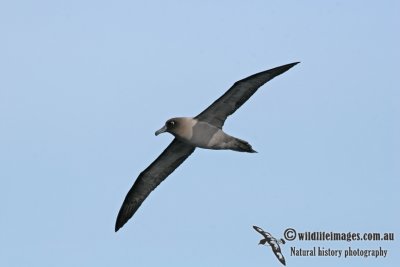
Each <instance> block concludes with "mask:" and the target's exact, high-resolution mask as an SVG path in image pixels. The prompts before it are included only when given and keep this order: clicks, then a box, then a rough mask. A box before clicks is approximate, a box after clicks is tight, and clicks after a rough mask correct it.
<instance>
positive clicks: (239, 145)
mask: <svg viewBox="0 0 400 267" xmlns="http://www.w3.org/2000/svg"><path fill="white" fill-rule="evenodd" d="M230 149H232V150H235V151H239V152H249V153H257V151H255V150H254V149H253V148H252V147H251V145H250V144H249V143H248V142H246V141H244V140H242V139H239V138H234V140H233V142H232V146H231V147H230Z"/></svg>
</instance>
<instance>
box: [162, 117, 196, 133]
mask: <svg viewBox="0 0 400 267" xmlns="http://www.w3.org/2000/svg"><path fill="white" fill-rule="evenodd" d="M192 121H194V120H193V119H192V118H172V119H169V120H167V121H166V122H165V124H164V126H163V127H161V129H159V130H158V131H156V132H155V135H159V134H162V133H165V132H168V133H171V134H173V135H175V136H177V135H178V136H182V137H184V136H185V135H186V133H187V132H188V131H189V130H190V129H191V126H192V123H191V122H192Z"/></svg>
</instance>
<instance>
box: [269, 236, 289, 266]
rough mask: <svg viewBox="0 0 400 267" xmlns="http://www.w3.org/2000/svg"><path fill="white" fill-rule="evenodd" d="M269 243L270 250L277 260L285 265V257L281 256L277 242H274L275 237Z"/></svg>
mask: <svg viewBox="0 0 400 267" xmlns="http://www.w3.org/2000/svg"><path fill="white" fill-rule="evenodd" d="M270 245H271V248H272V251H273V252H274V254H275V256H276V257H277V258H278V260H279V261H280V262H281V263H282V264H283V265H286V261H285V257H283V254H282V251H281V248H280V246H279V244H278V243H277V242H276V239H275V242H271V243H270Z"/></svg>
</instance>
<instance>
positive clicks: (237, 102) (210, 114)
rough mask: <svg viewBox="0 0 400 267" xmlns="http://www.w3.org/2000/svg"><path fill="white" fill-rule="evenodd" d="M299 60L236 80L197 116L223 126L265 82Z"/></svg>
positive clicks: (216, 125)
mask: <svg viewBox="0 0 400 267" xmlns="http://www.w3.org/2000/svg"><path fill="white" fill-rule="evenodd" d="M298 63H299V62H294V63H290V64H286V65H283V66H279V67H276V68H273V69H270V70H266V71H263V72H259V73H256V74H254V75H251V76H249V77H247V78H245V79H242V80H240V81H237V82H235V84H234V85H233V86H232V87H231V88H229V90H228V91H226V92H225V94H223V95H222V96H221V97H220V98H218V99H217V100H215V101H214V103H212V104H211V105H210V106H209V107H208V108H206V109H205V110H204V111H202V112H201V113H200V114H199V115H197V116H196V117H195V118H196V119H198V120H201V121H205V122H208V123H209V124H211V125H214V126H215V127H218V128H220V129H221V128H222V126H223V125H224V123H225V120H226V118H227V117H228V116H229V115H232V114H233V113H234V112H235V111H236V110H237V109H238V108H240V107H241V106H242V105H243V104H244V102H246V101H247V100H248V99H249V98H250V97H251V96H252V95H253V94H254V93H255V92H256V91H257V89H258V88H260V87H261V86H262V85H263V84H265V83H266V82H268V81H269V80H271V79H273V78H274V77H276V76H278V75H280V74H282V73H284V72H285V71H287V70H289V69H290V68H292V67H293V66H294V65H296V64H298Z"/></svg>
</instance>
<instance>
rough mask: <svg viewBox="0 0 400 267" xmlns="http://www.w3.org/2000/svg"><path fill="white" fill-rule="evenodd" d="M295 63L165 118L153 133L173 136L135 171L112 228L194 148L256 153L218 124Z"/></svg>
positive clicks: (122, 223)
mask: <svg viewBox="0 0 400 267" xmlns="http://www.w3.org/2000/svg"><path fill="white" fill-rule="evenodd" d="M297 63H299V62H295V63H291V64H287V65H283V66H280V67H276V68H273V69H270V70H266V71H263V72H260V73H257V74H254V75H251V76H249V77H247V78H245V79H243V80H240V81H237V82H235V84H234V85H233V86H232V87H231V88H230V89H229V90H228V91H227V92H226V93H225V94H223V95H222V96H221V97H220V98H218V99H217V100H216V101H215V102H214V103H212V104H211V106H209V107H208V108H206V109H205V110H204V111H203V112H201V113H200V114H199V115H197V116H196V117H180V118H172V119H169V120H167V122H166V123H165V125H164V126H163V127H162V128H161V129H160V130H158V131H156V133H155V134H156V135H159V134H161V133H164V132H169V133H171V134H172V135H174V136H175V138H174V140H173V141H172V142H171V144H169V146H168V147H167V148H166V149H165V150H164V151H163V152H162V153H161V155H160V156H159V157H158V158H157V159H156V160H155V161H154V162H153V163H151V164H150V166H149V167H147V168H146V169H145V170H144V171H143V172H141V173H140V174H139V176H138V178H137V179H136V181H135V183H134V184H133V186H132V188H131V189H130V190H129V192H128V194H127V195H126V197H125V200H124V202H123V204H122V207H121V209H120V210H119V213H118V217H117V221H116V223H115V231H118V230H119V229H120V228H121V227H122V226H123V225H124V224H125V223H126V222H127V221H128V220H129V219H130V218H131V217H132V216H133V214H135V212H136V211H137V209H138V208H139V207H140V205H141V204H142V203H143V201H144V200H145V199H146V198H147V196H148V195H149V194H150V193H151V191H153V190H154V189H155V188H156V187H157V186H158V185H159V184H160V183H161V182H162V181H164V179H165V178H167V177H168V175H170V174H171V173H172V172H173V171H174V170H175V169H176V168H177V167H178V166H179V165H181V164H182V162H183V161H185V159H186V158H187V157H189V156H190V154H192V153H193V151H194V150H195V148H196V147H201V148H206V149H215V150H218V149H230V150H234V151H240V152H249V153H254V152H256V151H255V150H254V149H253V148H252V147H251V145H250V144H249V143H248V142H246V141H244V140H241V139H239V138H236V137H233V136H231V135H229V134H227V133H225V132H224V131H223V130H222V126H224V122H225V120H226V118H227V117H228V116H229V115H231V114H233V113H234V112H235V111H236V110H237V109H238V108H240V107H241V106H242V105H243V103H244V102H246V101H247V100H248V99H249V98H250V97H251V96H252V95H253V94H254V93H255V92H256V91H257V89H258V88H260V87H261V86H262V85H263V84H265V83H266V82H268V81H269V80H271V79H273V78H274V77H276V76H278V75H280V74H282V73H284V72H285V71H287V70H289V69H290V68H292V67H293V66H294V65H296V64H297Z"/></svg>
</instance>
